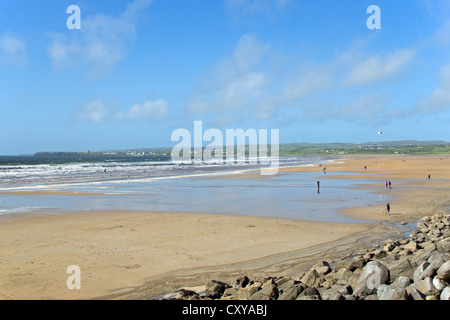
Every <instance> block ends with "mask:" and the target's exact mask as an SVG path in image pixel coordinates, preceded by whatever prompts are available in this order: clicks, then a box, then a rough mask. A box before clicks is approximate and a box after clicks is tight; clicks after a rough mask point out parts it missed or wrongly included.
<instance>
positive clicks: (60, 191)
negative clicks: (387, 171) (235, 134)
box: [0, 155, 389, 222]
mask: <svg viewBox="0 0 450 320" xmlns="http://www.w3.org/2000/svg"><path fill="white" fill-rule="evenodd" d="M241 160H242V161H235V162H232V163H225V162H224V163H219V164H206V163H195V162H194V161H192V162H191V163H187V164H178V163H174V162H172V161H171V157H170V155H140V156H130V155H58V156H54V155H51V156H49V155H40V156H0V216H4V215H8V214H14V213H40V212H68V211H87V212H88V211H98V210H139V211H141V210H142V211H161V212H163V211H176V212H197V213H210V214H233V215H252V216H264V217H277V218H289V219H301V220H312V221H326V222H364V221H360V220H355V219H352V218H348V217H345V216H343V215H341V214H340V213H339V212H340V210H341V209H343V208H348V207H354V206H367V205H377V204H380V203H382V202H384V201H386V200H389V199H388V197H389V195H380V194H378V193H375V192H372V191H370V190H367V189H366V188H359V187H358V185H356V184H355V180H353V179H345V178H340V179H328V178H329V177H331V176H336V175H343V174H348V173H344V172H327V171H326V166H327V164H329V163H331V162H338V161H342V158H341V157H328V156H323V157H322V156H280V157H279V167H280V168H283V167H299V166H317V165H319V166H318V169H317V172H302V173H293V172H288V173H285V172H278V174H275V175H268V176H261V175H246V173H250V172H255V173H258V172H259V171H260V169H261V168H262V167H264V166H266V167H267V165H266V164H267V162H264V161H260V159H256V161H248V160H249V159H241ZM246 160H247V161H246ZM317 181H320V188H319V187H318V186H317ZM368 182H369V181H367V183H368ZM372 182H373V181H372ZM357 183H358V184H359V185H361V184H364V181H363V180H360V179H358V181H357Z"/></svg>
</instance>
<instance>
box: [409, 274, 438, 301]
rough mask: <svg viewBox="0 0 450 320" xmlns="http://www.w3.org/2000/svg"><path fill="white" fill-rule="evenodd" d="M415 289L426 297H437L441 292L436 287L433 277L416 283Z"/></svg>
mask: <svg viewBox="0 0 450 320" xmlns="http://www.w3.org/2000/svg"><path fill="white" fill-rule="evenodd" d="M414 287H415V288H416V289H417V290H418V291H420V292H421V293H422V294H423V295H425V296H436V295H438V294H439V291H438V290H437V289H436V288H435V287H434V285H433V280H432V279H431V277H427V278H425V279H423V280H420V281H418V282H414Z"/></svg>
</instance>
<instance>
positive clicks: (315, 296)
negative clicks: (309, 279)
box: [296, 287, 322, 300]
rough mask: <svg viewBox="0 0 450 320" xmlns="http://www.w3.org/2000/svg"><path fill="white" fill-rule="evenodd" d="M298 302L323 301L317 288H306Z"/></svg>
mask: <svg viewBox="0 0 450 320" xmlns="http://www.w3.org/2000/svg"><path fill="white" fill-rule="evenodd" d="M296 300H322V298H321V296H320V293H319V290H317V288H315V287H309V288H306V289H305V290H304V291H303V292H302V293H301V294H300V295H299V296H298V297H297V299H296Z"/></svg>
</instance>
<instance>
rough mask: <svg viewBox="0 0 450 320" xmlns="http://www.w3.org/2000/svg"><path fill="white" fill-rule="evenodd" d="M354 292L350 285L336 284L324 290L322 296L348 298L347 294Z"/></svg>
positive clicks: (338, 298)
mask: <svg viewBox="0 0 450 320" xmlns="http://www.w3.org/2000/svg"><path fill="white" fill-rule="evenodd" d="M351 292H352V288H351V287H350V286H349V285H336V286H334V287H332V288H330V289H328V290H325V291H323V292H322V293H321V294H320V296H321V297H322V300H346V299H345V296H346V295H349V294H350V293H351Z"/></svg>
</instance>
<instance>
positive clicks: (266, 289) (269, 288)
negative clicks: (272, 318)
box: [259, 280, 278, 300]
mask: <svg viewBox="0 0 450 320" xmlns="http://www.w3.org/2000/svg"><path fill="white" fill-rule="evenodd" d="M259 292H261V293H263V294H265V295H267V296H268V297H269V298H270V299H274V300H276V299H277V298H278V288H277V286H276V284H275V283H274V282H273V280H269V281H267V282H266V283H264V284H263V285H262V287H261V290H260V291H259Z"/></svg>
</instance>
